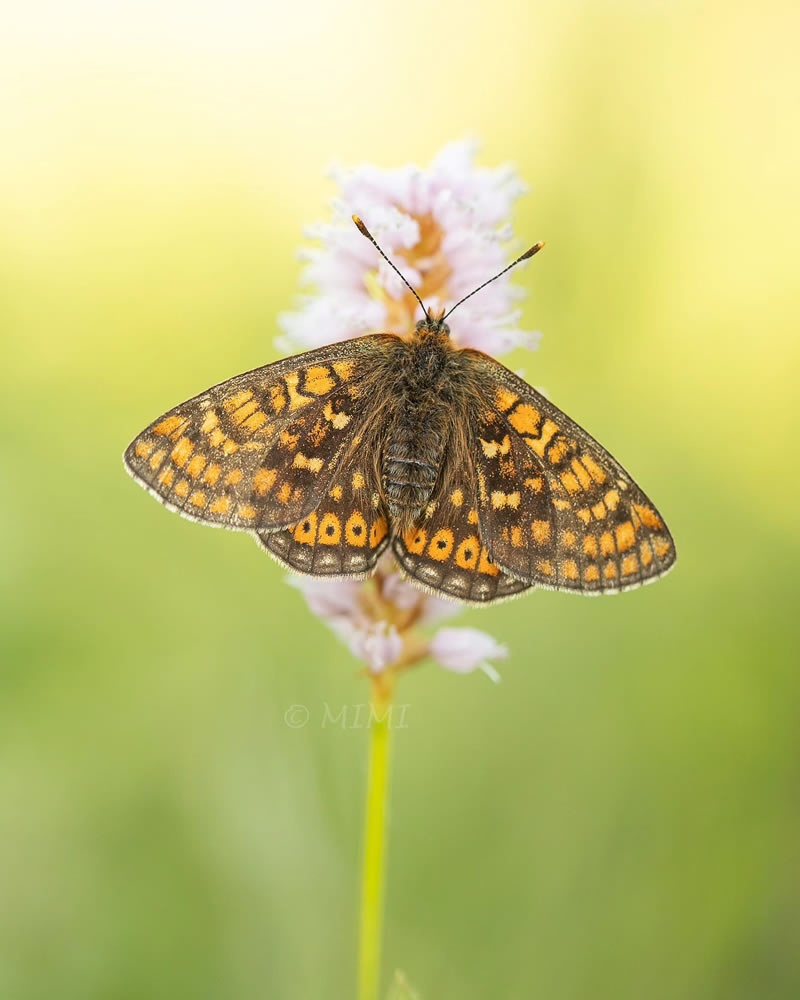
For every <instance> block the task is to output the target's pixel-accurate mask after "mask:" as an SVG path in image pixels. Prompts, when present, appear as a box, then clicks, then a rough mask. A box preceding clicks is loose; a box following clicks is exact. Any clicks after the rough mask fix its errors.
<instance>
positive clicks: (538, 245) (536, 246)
mask: <svg viewBox="0 0 800 1000" xmlns="http://www.w3.org/2000/svg"><path fill="white" fill-rule="evenodd" d="M543 246H544V240H539V242H538V243H534V244H533V246H532V247H531V248H530V250H526V251H525V253H523V254H520V256H519V257H517V259H516V260H512V261H511V263H510V264H509V265H508V267H504V268H503V270H502V271H501V272H500V273H499V274H496V275H495V276H494V277H493V278H489V280H488V281H484V283H483V284H482V285H478V287H477V288H476V289H475V290H474V291H472V292H470V293H469V295H465V296H464V298H463V299H459V301H458V302H456V304H455V305H454V306H451V308H450V309H448V310H447V315H445V316H443V317H442V321H444V320H446V319H447V317H448V316H449V315H450V313H452V311H453V310H454V309H458V307H459V306H460V305H461V303H462V302H466V301H467V299H471V298H472V296H473V295H475V293H476V292H479V291H480V290H481V289H482V288H486V286H487V285H491V283H492V282H493V281H497V279H498V278H502V277H503V275H504V274H505V273H506V271H510V270H511V268H512V267H516V265H517V264H519V262H520V261H521V260H527V259H528V258H529V257H533V255H534V254H535V253H538V252H539V251H540V250H541V249H542V247H543ZM379 249H380V248H379Z"/></svg>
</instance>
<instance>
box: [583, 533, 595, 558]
mask: <svg viewBox="0 0 800 1000" xmlns="http://www.w3.org/2000/svg"><path fill="white" fill-rule="evenodd" d="M583 551H584V553H585V554H586V555H587V556H589V558H590V559H596V558H597V539H596V538H595V537H594V535H586V537H585V538H584V539H583Z"/></svg>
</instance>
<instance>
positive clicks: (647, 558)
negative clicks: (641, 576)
mask: <svg viewBox="0 0 800 1000" xmlns="http://www.w3.org/2000/svg"><path fill="white" fill-rule="evenodd" d="M639 553H640V555H641V557H642V566H645V567H647V566H649V565H650V563H651V562H652V561H653V550H652V549H651V548H650V543H649V542H646V541H645V542H642V544H641V545H640V546H639Z"/></svg>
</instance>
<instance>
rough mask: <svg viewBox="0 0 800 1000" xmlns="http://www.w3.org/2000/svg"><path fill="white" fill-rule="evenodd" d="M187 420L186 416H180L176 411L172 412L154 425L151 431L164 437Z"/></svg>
mask: <svg viewBox="0 0 800 1000" xmlns="http://www.w3.org/2000/svg"><path fill="white" fill-rule="evenodd" d="M188 422H189V421H188V420H187V419H186V417H182V416H180V415H179V414H177V413H173V414H172V416H171V417H164V419H163V420H162V421H161V422H160V423H158V424H156V425H155V427H154V428H153V433H154V434H158V435H159V437H166V436H167V435H168V434H171V433H172V432H173V431H174V430H176V429H177V428H178V427H180V426H181V424H184V423H188Z"/></svg>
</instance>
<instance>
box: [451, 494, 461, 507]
mask: <svg viewBox="0 0 800 1000" xmlns="http://www.w3.org/2000/svg"><path fill="white" fill-rule="evenodd" d="M450 503H451V504H452V505H453V506H454V507H460V506H461V504H462V503H464V494H463V492H462V491H461V490H453V492H452V493H451V494H450Z"/></svg>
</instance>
